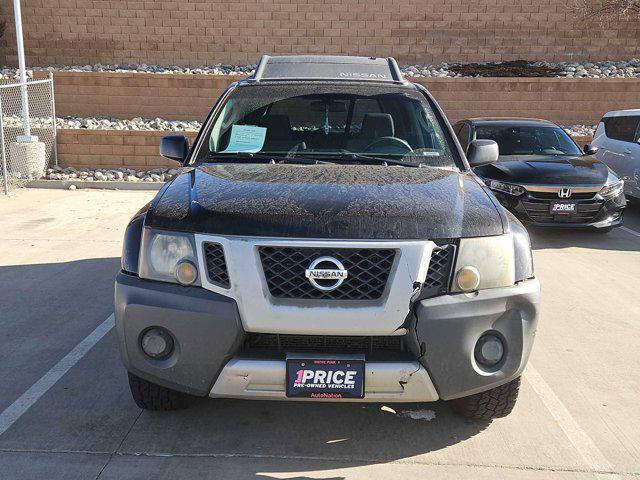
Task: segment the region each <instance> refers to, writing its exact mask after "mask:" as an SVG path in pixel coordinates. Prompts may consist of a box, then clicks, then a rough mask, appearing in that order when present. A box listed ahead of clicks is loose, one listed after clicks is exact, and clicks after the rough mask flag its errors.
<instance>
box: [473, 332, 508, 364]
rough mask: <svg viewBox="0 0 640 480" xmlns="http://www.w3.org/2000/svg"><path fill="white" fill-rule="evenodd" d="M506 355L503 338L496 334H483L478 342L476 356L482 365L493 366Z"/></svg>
mask: <svg viewBox="0 0 640 480" xmlns="http://www.w3.org/2000/svg"><path fill="white" fill-rule="evenodd" d="M503 356H504V345H503V344H502V340H500V338H498V337H496V336H495V335H483V336H482V337H480V340H478V343H476V348H475V357H476V360H477V361H478V362H479V363H481V364H482V365H486V366H487V367H492V366H493V365H496V364H497V363H498V362H500V360H502V357H503Z"/></svg>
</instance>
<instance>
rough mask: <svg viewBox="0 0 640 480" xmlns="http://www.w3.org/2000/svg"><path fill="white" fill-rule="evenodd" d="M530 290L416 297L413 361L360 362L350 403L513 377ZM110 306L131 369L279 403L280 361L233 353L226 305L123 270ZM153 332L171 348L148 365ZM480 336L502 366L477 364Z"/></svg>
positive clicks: (409, 338)
mask: <svg viewBox="0 0 640 480" xmlns="http://www.w3.org/2000/svg"><path fill="white" fill-rule="evenodd" d="M539 291H540V286H539V284H538V282H537V280H535V279H533V280H528V281H526V282H522V283H520V284H518V285H516V286H513V287H508V288H497V289H491V290H485V291H481V292H478V293H476V294H473V295H467V294H458V295H445V296H441V297H436V298H431V299H428V300H423V301H421V302H420V303H419V304H418V305H416V308H415V309H414V311H415V322H414V324H413V328H409V329H408V333H407V334H406V335H405V341H406V342H407V343H408V344H411V348H410V351H412V352H414V354H413V358H412V359H411V358H409V359H407V358H405V359H402V360H390V361H377V360H376V361H373V360H372V359H369V358H367V363H366V372H365V375H366V380H365V398H364V399H361V400H356V401H365V402H367V401H368V402H426V401H435V400H437V399H439V398H442V399H446V400H448V399H451V398H457V397H461V396H465V395H470V394H473V393H476V392H479V391H484V390H488V389H490V388H493V387H495V386H498V385H500V384H502V383H506V382H508V381H510V380H512V379H513V378H515V377H517V376H518V375H520V374H521V372H522V370H523V368H524V366H525V364H526V362H527V359H528V357H529V352H530V351H531V346H532V343H533V338H534V334H535V328H536V321H537V312H538V296H539ZM115 300H116V309H115V314H116V328H117V333H118V338H119V345H120V351H121V356H122V360H123V363H124V365H125V367H126V368H127V370H129V371H130V372H132V373H134V374H136V375H138V376H140V377H142V378H145V379H147V380H149V381H151V382H153V383H157V384H159V385H164V386H166V387H169V388H173V389H175V390H180V391H184V392H187V393H190V394H193V395H199V396H206V395H209V396H212V397H230V398H248V399H251V398H253V399H287V397H286V395H285V368H284V365H285V362H284V359H282V358H275V359H274V358H272V357H270V358H246V357H243V356H242V354H241V348H242V344H243V341H244V338H245V332H244V329H243V326H242V325H243V324H242V321H241V319H240V315H239V313H238V309H237V306H236V303H235V300H233V299H231V298H229V297H225V296H223V295H220V294H217V293H214V292H211V291H208V290H204V289H202V288H198V287H182V286H179V285H173V284H165V283H161V282H153V281H148V280H141V279H140V278H138V277H135V276H132V275H126V274H122V273H121V274H119V275H118V277H117V278H116V290H115ZM401 320H402V319H398V322H400V321H401ZM152 326H161V327H164V328H166V329H167V330H168V331H169V332H170V333H171V335H172V336H173V338H174V343H175V349H174V352H173V353H172V354H171V356H170V357H169V358H167V359H164V360H161V361H158V360H153V359H151V358H149V357H147V356H146V355H145V354H144V352H143V351H142V348H141V346H140V335H141V334H142V333H143V332H144V331H145V330H146V329H147V328H149V327H152ZM486 332H493V333H496V334H498V335H500V336H501V338H502V339H503V341H504V342H505V346H506V348H505V350H506V354H505V358H504V360H503V361H502V362H500V363H499V364H498V366H497V367H495V368H494V369H492V370H490V371H489V370H485V369H483V368H481V367H480V366H479V365H477V363H476V362H475V360H474V354H473V352H474V347H475V344H476V342H477V340H478V339H479V338H480V336H482V335H483V334H484V333H486ZM361 333H362V334H363V335H367V334H368V332H366V331H363V332H361ZM291 353H293V352H291ZM350 400H351V401H353V399H350ZM316 401H317V400H316ZM334 401H335V400H334ZM339 401H347V400H339Z"/></svg>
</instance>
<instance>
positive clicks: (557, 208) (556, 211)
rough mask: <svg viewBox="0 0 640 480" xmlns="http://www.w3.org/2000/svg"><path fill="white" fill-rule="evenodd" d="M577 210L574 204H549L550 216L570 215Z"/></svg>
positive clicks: (576, 205)
mask: <svg viewBox="0 0 640 480" xmlns="http://www.w3.org/2000/svg"><path fill="white" fill-rule="evenodd" d="M577 210H578V204H577V203H576V202H557V201H556V202H551V209H550V212H551V214H552V215H572V214H574V213H576V212H577Z"/></svg>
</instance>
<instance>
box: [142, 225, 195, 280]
mask: <svg viewBox="0 0 640 480" xmlns="http://www.w3.org/2000/svg"><path fill="white" fill-rule="evenodd" d="M197 265H198V261H197V258H196V249H195V241H194V239H193V235H192V234H189V233H180V232H166V231H161V230H153V229H151V228H145V229H144V232H143V233H142V246H141V248H140V271H139V275H140V278H145V279H148V280H159V281H162V282H173V283H180V284H182V285H194V284H195V285H199V284H200V278H199V275H198V267H197Z"/></svg>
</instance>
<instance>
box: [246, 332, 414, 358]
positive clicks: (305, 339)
mask: <svg viewBox="0 0 640 480" xmlns="http://www.w3.org/2000/svg"><path fill="white" fill-rule="evenodd" d="M242 350H243V352H244V353H249V352H271V353H280V354H282V353H287V352H289V353H304V352H313V353H380V352H404V351H405V348H404V341H403V337H402V336H342V335H281V334H275V333H248V334H247V336H246V338H245V341H244V345H243V349H242Z"/></svg>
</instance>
